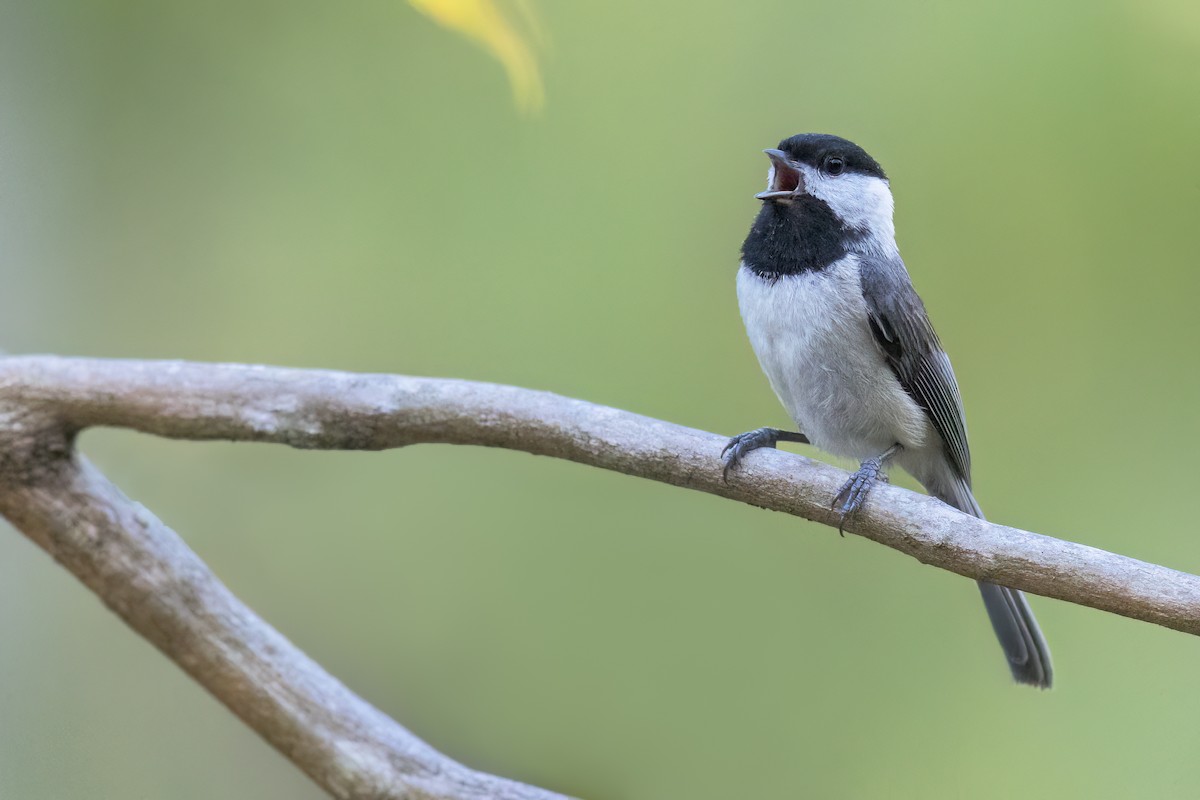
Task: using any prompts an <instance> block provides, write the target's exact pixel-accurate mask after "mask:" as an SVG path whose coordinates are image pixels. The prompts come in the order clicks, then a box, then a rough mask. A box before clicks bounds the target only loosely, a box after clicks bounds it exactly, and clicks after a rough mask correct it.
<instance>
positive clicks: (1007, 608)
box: [933, 480, 1054, 689]
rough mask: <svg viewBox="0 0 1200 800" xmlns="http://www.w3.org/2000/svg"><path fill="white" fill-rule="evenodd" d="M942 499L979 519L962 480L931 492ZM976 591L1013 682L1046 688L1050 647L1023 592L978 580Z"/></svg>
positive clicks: (980, 513)
mask: <svg viewBox="0 0 1200 800" xmlns="http://www.w3.org/2000/svg"><path fill="white" fill-rule="evenodd" d="M933 494H935V495H936V496H937V497H938V498H939V499H941V500H942V501H943V502H946V503H949V504H950V505H952V506H954V507H955V508H957V509H958V510H960V511H964V512H966V513H967V514H970V515H972V516H975V517H979V518H980V519H983V518H984V516H983V511H982V510H981V509H980V508H979V503H977V502H976V501H975V496H974V495H973V494H971V488H970V487H969V486H968V485H967V483H966V481H963V480H955V481H953V482H952V484H951V486H950V490H949V491H945V492H934V493H933ZM979 593H980V594H982V595H983V604H984V606H985V607H986V608H987V613H988V617H989V618H990V619H991V621H992V629H993V630H994V631H995V632H996V638H997V639H999V640H1000V646H1001V647H1003V648H1004V654H1005V655H1006V656H1007V657H1008V666H1009V669H1011V670H1012V676H1013V679H1014V680H1016V681H1017V683H1027V684H1029V685H1031V686H1037V687H1039V688H1041V689H1049V688H1050V685H1051V683H1052V682H1053V680H1054V667H1053V665H1052V664H1051V662H1050V648H1049V647H1047V646H1046V639H1045V637H1044V636H1042V629H1041V628H1040V627H1038V623H1037V619H1036V618H1035V617H1034V616H1033V609H1031V608H1030V607H1029V601H1028V600H1026V599H1025V595H1023V594H1021V592H1019V591H1017V590H1016V589H1009V588H1008V587H1007V586H997V585H996V584H994V583H985V582H983V581H979Z"/></svg>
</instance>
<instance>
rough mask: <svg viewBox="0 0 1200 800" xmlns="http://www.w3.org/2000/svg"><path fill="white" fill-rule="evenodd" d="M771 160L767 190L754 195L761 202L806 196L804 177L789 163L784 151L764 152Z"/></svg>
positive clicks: (772, 150)
mask: <svg viewBox="0 0 1200 800" xmlns="http://www.w3.org/2000/svg"><path fill="white" fill-rule="evenodd" d="M763 152H764V153H766V154H767V158H769V159H771V175H770V177H769V178H768V185H767V190H766V191H765V192H759V193H758V194H756V195H754V196H755V197H756V198H758V199H759V200H777V199H788V198H792V197H796V196H797V195H802V194H804V176H803V175H801V174H800V170H798V169H796V168H795V167H793V166H792V165H791V163H790V162H789V161H788V157H787V153H785V152H783V151H782V150H775V149H771V150H763Z"/></svg>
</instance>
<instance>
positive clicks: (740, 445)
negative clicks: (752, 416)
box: [721, 428, 779, 483]
mask: <svg viewBox="0 0 1200 800" xmlns="http://www.w3.org/2000/svg"><path fill="white" fill-rule="evenodd" d="M777 441H779V432H778V431H776V430H775V429H774V428H756V429H754V430H752V431H747V432H745V433H739V434H738V435H737V436H734V437H733V438H732V439H730V440H729V441H728V442H726V443H725V446H724V447H723V448H721V458H722V459H723V460H724V461H725V466H724V468H723V469H722V470H721V480H723V481H724V482H725V483H729V470H731V469H734V468H735V467H737V466H738V465H739V464H741V463H742V459H743V458H744V457H745V456H746V455H747V454H749V453H751V452H753V451H754V450H757V449H759V448H760V447H774V446H775V443H776V442H777ZM727 453H728V457H726V454H727Z"/></svg>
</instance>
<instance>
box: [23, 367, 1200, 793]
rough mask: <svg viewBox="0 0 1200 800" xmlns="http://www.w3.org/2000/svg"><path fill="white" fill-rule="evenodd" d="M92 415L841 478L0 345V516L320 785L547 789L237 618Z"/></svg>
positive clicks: (759, 484) (678, 471) (194, 431)
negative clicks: (517, 777) (88, 433)
mask: <svg viewBox="0 0 1200 800" xmlns="http://www.w3.org/2000/svg"><path fill="white" fill-rule="evenodd" d="M95 425H102V426H112V427H119V428H129V429H131V430H137V431H142V432H145V433H152V434H155V435H159V436H165V437H169V438H175V439H195V440H207V439H230V440H239V441H260V442H277V443H281V444H287V445H290V446H292V447H301V448H318V449H341V450H380V449H385V448H390V447H402V446H404V445H410V444H417V443H424V442H442V443H452V444H474V445H484V446H489V447H504V448H509V449H514V450H523V451H525V452H529V453H534V454H538V455H548V456H554V457H557V458H565V459H569V460H571V461H577V462H580V463H583V464H590V465H592V466H597V467H603V468H605V469H611V470H615V471H618V472H624V473H626V474H629V475H635V476H639V477H644V478H651V479H653V480H657V481H663V482H665V483H670V484H674V485H677V486H684V487H687V488H690V489H698V490H700V491H704V492H709V493H711V494H716V495H720V496H722V497H728V498H731V499H734V500H740V501H742V502H745V503H751V504H753V505H756V506H761V507H763V508H769V509H773V510H776V511H783V512H786V513H789V514H794V515H797V516H801V517H805V518H807V519H811V520H816V521H818V522H822V523H825V524H829V525H836V524H837V519H836V515H835V514H834V513H833V512H832V511H831V510H830V508H829V504H830V500H831V498H832V497H833V495H834V493H835V492H836V491H837V489H838V488H839V487H840V486H841V484H842V481H843V480H844V479H845V473H844V472H842V471H841V470H838V469H836V468H834V467H831V466H828V465H825V464H821V463H819V462H815V461H811V460H809V459H806V458H803V457H800V456H795V455H791V454H787V453H781V452H776V451H771V450H765V451H761V452H759V453H756V454H755V455H754V456H753V457H752V458H751V459H750V461H749V463H747V464H745V465H743V467H742V468H741V469H739V470H738V471H737V472H736V473H735V474H733V475H731V476H730V481H729V483H728V484H726V483H724V482H723V481H722V478H721V463H720V459H719V457H718V454H719V453H720V450H721V447H722V446H723V445H724V443H725V441H726V440H725V438H724V437H722V436H717V435H715V434H711V433H705V432H703V431H698V430H694V429H691V428H685V427H682V426H679V425H674V424H671V423H668V422H663V421H661V420H656V419H651V418H648V417H643V416H639V415H637V414H632V413H630V412H627V411H621V410H618V409H614V408H607V407H604V406H598V405H593V404H591V403H586V402H583V401H580V400H572V399H568V398H564V397H560V396H558V395H554V394H550V393H547V392H538V391H532V390H529V389H520V388H515V387H510V386H498V385H493V384H484V383H472V382H468V381H457V380H441V379H432V378H412V377H402V376H391V375H361V374H349V373H342V372H326V371H317V370H294V369H282V368H275V367H255V366H242V365H231V364H192V363H182V362H146V361H106V360H94V359H65V358H55V357H48V356H27V357H7V358H0V513H3V515H4V516H5V517H7V518H8V519H9V520H10V521H12V523H13V524H14V525H15V526H16V527H18V528H19V529H21V530H22V531H24V532H25V533H26V534H27V535H28V536H30V537H31V538H32V539H33V540H34V541H35V542H37V543H38V544H39V545H40V546H42V547H43V548H45V549H46V550H47V551H48V552H50V554H51V555H53V556H54V557H55V558H56V559H57V560H59V561H60V562H62V563H63V565H64V566H66V567H67V568H68V569H69V570H71V572H73V573H74V574H75V575H76V576H77V577H78V578H79V579H80V580H82V581H83V582H84V583H85V584H87V585H88V586H89V587H90V588H91V589H92V590H93V591H95V592H96V593H97V594H98V595H100V597H101V598H102V599H103V600H104V602H105V603H107V604H108V605H109V606H110V607H111V608H112V609H113V610H114V611H116V612H117V613H118V614H119V615H120V616H121V617H122V618H123V619H125V621H126V622H128V623H129V624H130V625H131V626H132V627H133V628H134V629H135V630H137V631H138V632H139V633H141V634H142V635H143V636H145V637H146V638H147V639H149V640H150V641H151V642H153V643H154V644H155V645H156V646H158V647H159V648H160V649H161V650H163V652H165V653H166V654H167V655H168V656H169V657H171V658H172V659H174V660H175V661H176V662H177V663H178V664H179V665H180V666H181V667H183V669H185V670H187V671H188V672H189V673H190V674H191V675H192V676H193V677H195V678H196V680H198V681H199V682H200V683H201V684H202V685H204V686H205V687H206V688H207V689H208V690H209V691H211V692H212V693H213V694H214V695H216V696H217V697H218V699H220V700H221V701H222V702H223V703H225V704H226V705H227V706H228V707H229V708H230V709H232V710H233V711H234V713H236V714H237V715H238V716H240V717H241V718H242V719H243V720H245V721H246V722H247V724H249V725H250V726H251V727H253V728H254V729H255V730H257V731H258V732H259V733H260V734H261V735H262V736H263V737H264V738H266V739H267V740H268V741H269V742H271V743H272V744H273V745H274V746H275V747H276V748H278V749H279V750H280V751H281V752H283V753H284V755H286V756H287V757H288V758H290V759H292V760H293V761H294V762H295V763H296V764H297V765H298V766H300V767H301V769H304V770H305V771H306V772H307V773H308V774H309V775H311V776H312V777H313V778H314V779H315V780H316V781H317V782H318V783H319V784H321V785H322V786H323V787H325V788H326V789H327V790H329V791H330V792H331V793H332V794H333V795H334V796H336V797H345V798H350V797H364V796H366V797H420V798H425V797H429V798H434V797H437V798H442V797H445V798H451V797H453V798H474V797H479V798H482V797H498V798H513V800H516V799H517V798H551V797H557V795H552V794H551V793H548V792H543V791H541V790H538V789H533V788H530V787H526V786H521V785H518V784H513V783H510V782H507V781H502V780H501V779H498V778H491V777H488V776H483V775H480V774H479V773H475V772H472V771H470V770H468V769H466V768H465V767H462V766H460V765H458V764H456V763H454V762H452V761H450V760H449V759H447V758H445V757H444V756H442V755H441V754H439V753H437V752H435V751H433V750H432V749H431V748H429V747H428V746H427V745H425V744H424V743H423V742H421V741H420V740H418V739H417V738H416V737H414V736H413V735H412V734H411V733H409V732H408V731H407V730H405V729H404V728H402V727H400V726H399V725H397V724H396V723H395V722H393V721H392V720H390V719H389V718H387V717H386V716H384V715H383V714H382V713H381V712H379V711H377V710H376V709H374V708H372V707H371V706H370V705H368V704H367V703H366V702H365V701H363V700H362V699H360V698H359V697H357V696H356V695H354V694H353V693H351V692H350V691H349V690H348V689H346V688H345V687H344V686H342V685H341V684H340V683H338V682H337V681H336V680H335V679H334V678H332V677H331V676H329V675H328V674H327V673H325V672H324V671H323V670H321V668H320V667H319V666H318V665H316V664H315V663H313V662H312V661H311V660H309V659H308V658H307V657H306V656H304V655H303V654H302V653H300V652H299V651H298V650H296V648H295V647H293V646H292V645H291V644H290V643H289V642H287V640H286V639H284V638H283V637H282V636H280V635H279V634H278V633H277V632H275V631H274V630H272V629H271V628H270V627H269V626H267V624H266V623H265V622H263V621H262V620H261V619H259V618H257V617H256V616H254V614H253V612H251V611H250V610H249V609H247V608H246V607H245V606H243V605H242V604H241V603H239V602H238V601H237V599H236V598H234V597H233V596H232V595H231V594H230V593H229V592H228V590H227V589H225V588H224V586H222V585H221V584H220V582H219V581H218V580H217V579H216V578H215V576H213V575H212V573H211V572H209V571H208V569H207V568H206V567H205V566H204V564H203V563H202V562H201V561H200V560H199V559H198V558H197V557H196V556H195V555H194V554H193V553H192V552H191V551H190V550H188V549H187V547H186V546H185V545H184V544H183V542H182V541H181V540H180V539H179V538H178V537H177V536H176V535H175V534H174V533H173V532H172V531H171V530H170V529H168V528H167V527H166V526H165V525H163V524H162V523H161V522H159V521H158V520H157V519H155V518H154V517H153V516H152V515H151V514H150V513H149V512H147V511H146V510H145V509H144V508H143V507H141V506H140V505H138V504H136V503H133V502H131V501H130V500H128V499H127V498H125V497H124V496H123V495H122V494H121V493H120V491H119V490H117V489H116V487H114V486H112V485H111V484H110V483H108V482H107V481H106V480H105V479H104V478H103V476H101V475H100V474H99V473H97V472H96V471H95V470H94V469H93V468H92V467H91V466H89V465H88V464H87V462H86V461H84V460H83V459H82V458H79V457H78V456H76V455H75V454H74V453H73V448H72V443H73V439H74V436H75V434H76V433H77V432H78V431H80V430H82V429H83V428H86V427H89V426H95ZM846 530H848V531H850V532H851V533H857V534H859V535H861V536H865V537H866V538H869V539H872V540H874V541H876V542H879V543H881V544H885V545H887V546H889V547H893V548H895V549H897V550H900V551H901V552H904V553H907V554H909V555H911V556H913V557H914V558H916V559H918V560H919V561H921V562H923V563H926V564H931V565H933V566H937V567H940V568H942V569H946V570H950V571H951V572H956V573H958V574H960V575H965V576H967V577H971V578H978V579H981V580H987V581H991V582H994V583H999V584H1003V585H1006V586H1013V587H1016V588H1018V589H1023V590H1025V591H1029V592H1033V593H1036V594H1041V595H1046V596H1048V597H1055V598H1058V599H1061V600H1067V601H1069V602H1073V603H1079V604H1081V605H1086V606H1091V607H1093V608H1098V609H1102V610H1105V611H1111V612H1113V613H1116V614H1121V615H1124V616H1127V617H1132V618H1134V619H1140V620H1145V621H1147V622H1153V623H1156V624H1158V625H1163V626H1166V627H1168V628H1174V629H1176V630H1180V631H1185V632H1187V633H1192V634H1200V578H1198V577H1196V576H1194V575H1189V574H1186V573H1182V572H1177V571H1175V570H1171V569H1168V568H1166V567H1161V566H1156V565H1153V564H1148V563H1145V562H1142V561H1137V560H1135V559H1131V558H1127V557H1124V556H1119V555H1115V554H1113V553H1109V552H1106V551H1103V550H1098V549H1096V548H1092V547H1087V546H1086V545H1081V544H1075V543H1072V542H1067V541H1062V540H1059V539H1053V538H1050V537H1048V536H1041V535H1039V534H1035V533H1029V532H1027V531H1022V530H1018V529H1015V528H1009V527H1005V526H1003V525H996V524H993V523H989V522H986V521H984V520H979V519H975V518H974V517H970V516H967V515H965V514H961V513H959V512H958V511H955V510H954V509H951V508H950V507H948V506H946V505H944V504H942V503H940V502H938V501H937V500H933V499H931V498H928V497H925V496H923V495H919V494H916V493H913V492H909V491H906V490H903V489H899V488H896V487H892V486H879V487H877V488H876V489H875V490H874V491H873V492H872V495H871V498H870V500H869V501H868V503H867V506H866V508H865V509H863V510H862V511H861V512H860V513H859V514H858V515H857V516H856V517H855V518H854V519H852V520H850V522H849V523H848V525H847V527H846Z"/></svg>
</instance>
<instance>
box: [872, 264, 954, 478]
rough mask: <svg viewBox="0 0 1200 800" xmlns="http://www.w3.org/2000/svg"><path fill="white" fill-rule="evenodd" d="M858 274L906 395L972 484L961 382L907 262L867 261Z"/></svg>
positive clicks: (875, 329)
mask: <svg viewBox="0 0 1200 800" xmlns="http://www.w3.org/2000/svg"><path fill="white" fill-rule="evenodd" d="M860 275H861V278H862V290H863V297H864V298H865V299H866V301H867V319H868V321H869V322H870V325H871V333H872V335H873V336H874V337H875V341H876V343H877V344H878V345H879V347H880V349H881V350H882V351H883V353H884V356H885V357H886V358H887V362H888V365H889V366H890V367H891V368H892V372H894V373H895V374H896V377H897V378H898V379H899V380H900V385H901V386H903V387H904V391H906V392H908V394H909V396H910V397H912V399H913V400H915V401H916V402H917V405H919V406H921V408H923V409H925V412H926V413H927V414H928V415H929V419H930V421H931V422H932V423H933V427H934V429H935V430H937V432H938V434H939V435H940V436H941V437H942V442H943V444H944V445H945V449H946V455H947V457H948V458H949V459H950V463H951V464H952V465H953V466H954V468H955V470H956V471H957V472H958V473H959V475H960V476H962V478H963V480H965V481H966V482H967V486H970V485H971V451H970V449H969V448H968V447H967V423H966V420H965V418H964V417H963V408H962V398H961V397H960V396H959V394H958V383H957V382H956V381H955V380H954V370H953V369H952V368H951V367H950V359H949V357H947V356H946V353H945V352H944V351H943V350H942V345H941V342H939V341H938V337H937V334H936V333H934V331H933V325H931V324H930V322H929V315H928V314H926V313H925V304H924V303H922V302H921V298H920V297H919V296H918V295H917V292H916V290H915V289H913V285H912V281H911V280H910V279H909V277H908V271H907V270H905V269H904V262H902V261H901V260H900V258H899V257H898V256H897V257H896V258H895V259H876V258H864V259H862V261H861V263H860Z"/></svg>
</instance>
